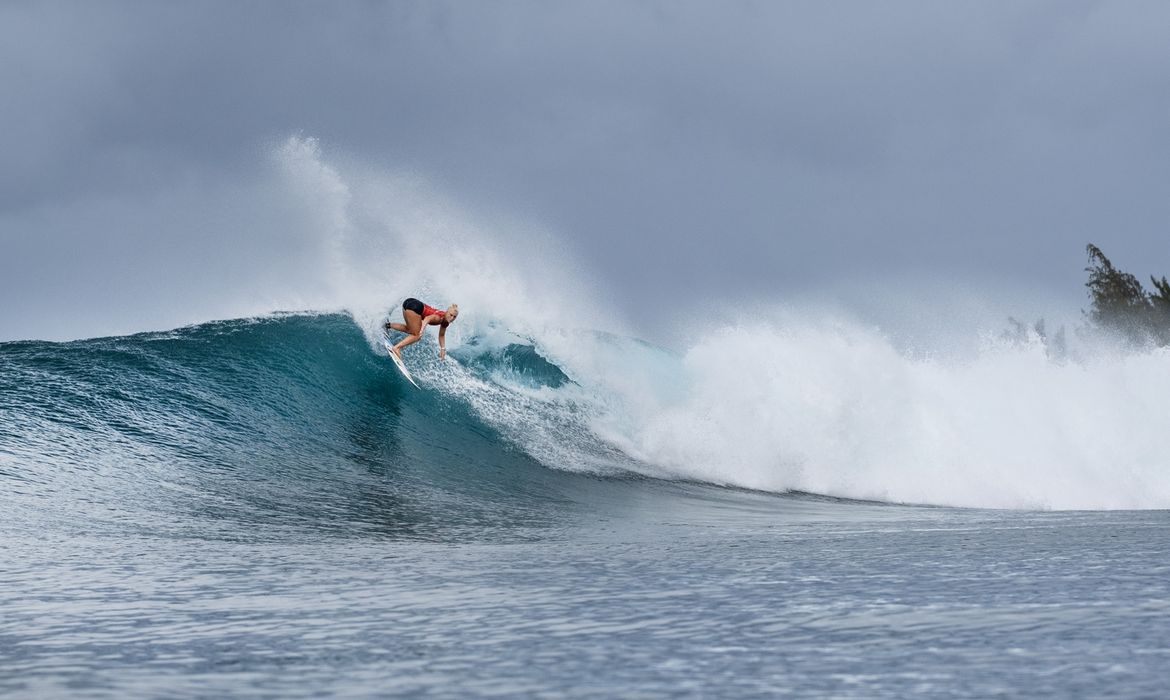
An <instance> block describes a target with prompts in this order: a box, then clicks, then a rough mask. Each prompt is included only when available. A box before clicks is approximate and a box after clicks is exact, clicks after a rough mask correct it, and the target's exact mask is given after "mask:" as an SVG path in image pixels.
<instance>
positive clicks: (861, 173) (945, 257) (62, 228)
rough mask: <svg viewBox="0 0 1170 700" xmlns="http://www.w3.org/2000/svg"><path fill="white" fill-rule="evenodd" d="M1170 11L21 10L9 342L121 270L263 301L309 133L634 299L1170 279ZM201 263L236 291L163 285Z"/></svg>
mask: <svg viewBox="0 0 1170 700" xmlns="http://www.w3.org/2000/svg"><path fill="white" fill-rule="evenodd" d="M1168 21H1170V7H1168V6H1166V5H1165V4H1163V3H1155V2H1146V3H1142V2H1133V3H1110V4H1101V3H1089V2H1082V3H1077V2H1073V3H1069V2H1017V3H1002V4H988V3H934V2H900V3H893V4H890V3H884V4H866V3H845V2H839V3H838V2H834V3H824V2H807V3H805V2H792V3H750V2H744V3H654V2H646V3H627V2H620V3H619V2H614V3H578V4H561V5H555V4H548V3H536V2H531V3H529V2H513V3H491V4H489V3H364V4H358V3H348V4H343V5H329V4H324V3H303V4H300V3H277V2H272V3H238V2H223V3H214V2H205V3H190V4H162V3H147V2H129V3H100V4H96V3H22V2H15V3H8V4H5V5H3V6H0V84H2V85H3V86H4V88H3V89H4V94H5V104H6V108H5V109H4V110H2V111H0V152H3V154H4V156H3V166H2V167H0V257H2V259H0V275H3V279H2V280H0V295H3V297H4V298H5V299H6V300H10V299H16V298H21V299H22V302H21V303H20V304H12V303H10V302H8V301H6V303H5V304H4V310H3V312H2V313H0V337H16V336H21V335H25V334H28V333H37V334H48V335H51V334H52V330H51V329H52V325H51V324H48V322H45V321H43V320H37V319H45V318H47V317H51V316H53V315H57V316H59V317H61V316H63V317H65V318H66V319H67V320H75V319H74V318H73V317H72V316H70V314H74V313H76V312H75V311H72V309H74V308H75V304H76V298H77V296H78V295H80V294H81V293H82V290H81V287H86V286H87V287H88V288H90V289H91V290H92V289H94V288H95V287H96V286H99V282H100V283H101V284H103V285H106V287H107V289H106V292H105V293H97V294H96V295H95V294H94V293H93V292H92V291H91V292H89V293H88V301H89V303H90V304H91V305H96V306H97V307H98V308H91V309H90V313H91V314H92V315H91V316H90V318H92V319H95V320H94V321H93V329H94V330H95V332H96V331H97V329H99V327H101V326H102V324H101V322H100V319H102V318H108V319H117V321H118V322H117V323H114V324H113V326H112V327H113V328H116V329H118V330H123V329H126V328H130V327H133V326H135V325H139V324H146V325H149V324H166V323H168V322H172V321H173V317H172V316H169V315H168V314H167V313H166V312H165V310H164V307H163V306H161V305H159V306H151V304H150V303H147V301H144V300H143V299H142V297H143V290H146V289H150V288H157V286H158V285H159V284H160V282H159V280H160V279H163V278H165V279H166V280H167V283H168V284H171V285H181V286H182V287H183V288H184V289H187V290H189V291H191V294H193V295H195V296H194V298H200V299H203V300H204V303H203V304H201V305H196V306H200V308H199V310H198V312H199V313H208V314H216V313H228V312H229V311H230V310H231V309H232V308H234V307H231V305H230V304H229V303H228V302H229V301H231V300H232V299H234V298H237V297H238V296H239V295H240V294H242V293H244V291H246V292H247V294H248V295H249V298H260V297H263V296H264V294H263V290H262V289H261V288H260V286H259V284H260V283H259V282H257V281H255V280H249V281H247V282H246V283H244V282H241V281H240V280H241V275H240V274H239V270H237V269H235V268H233V265H239V264H242V263H239V261H240V260H245V261H247V262H248V263H250V264H255V265H263V264H264V256H263V254H262V253H261V252H260V251H262V250H263V248H264V244H265V243H266V242H268V241H270V240H271V239H272V238H273V237H274V236H278V234H277V233H275V232H274V231H275V229H273V228H272V227H273V226H275V224H274V223H273V222H274V221H280V220H282V219H281V217H282V216H285V215H286V214H282V213H280V211H277V212H275V213H273V214H272V215H271V216H269V215H266V214H265V213H264V212H263V210H262V209H260V208H259V206H258V204H257V203H258V202H259V203H264V202H268V201H269V200H266V199H264V197H260V196H258V197H257V198H253V199H251V200H249V199H247V198H246V197H244V195H243V194H241V193H245V192H251V191H253V190H257V191H260V190H263V189H264V186H263V184H260V183H262V182H263V173H264V169H265V167H266V166H265V164H264V161H265V156H264V151H265V148H266V147H267V146H268V145H269V144H271V143H273V141H274V140H279V139H282V138H283V137H285V136H287V135H288V134H289V133H295V132H303V133H306V134H311V135H313V136H316V137H318V138H320V139H321V142H322V143H323V144H324V146H325V148H326V149H327V150H328V149H334V150H335V151H337V152H344V153H348V154H352V155H353V156H354V157H357V158H361V159H363V160H364V161H366V162H367V163H372V164H381V165H383V166H385V167H388V168H394V169H407V170H415V171H418V172H420V173H423V174H426V175H427V176H429V177H431V178H432V179H433V180H434V181H436V182H438V183H440V185H441V186H442V187H444V188H446V189H447V190H448V191H449V192H451V193H452V194H453V196H456V197H457V198H460V199H462V200H463V201H465V202H468V203H469V204H470V205H472V206H479V207H485V208H498V209H502V210H509V211H512V212H517V213H520V214H526V213H530V214H532V216H533V217H535V218H536V219H538V220H540V221H542V222H545V223H547V224H548V225H550V226H552V227H553V228H554V229H556V230H558V231H561V232H563V233H564V235H565V236H566V237H567V238H568V239H569V240H570V241H571V245H572V246H574V247H575V248H576V249H577V250H578V251H579V254H580V255H581V257H582V258H583V259H584V260H585V261H586V262H587V264H588V265H590V266H592V267H593V268H595V269H597V270H598V271H599V274H600V275H601V276H602V277H603V278H604V279H606V280H608V281H609V282H610V283H611V284H612V285H613V288H614V289H616V290H619V291H620V292H621V293H624V294H628V295H630V296H631V297H632V298H635V299H638V300H640V303H647V304H648V303H667V302H670V303H685V302H687V301H695V300H698V299H703V298H711V297H712V296H713V295H724V294H729V295H745V294H752V295H760V294H762V295H768V296H774V297H784V296H785V295H788V294H795V293H808V292H810V290H818V289H820V290H832V289H834V288H836V287H837V286H839V285H842V284H843V281H844V280H850V279H853V280H856V278H858V277H859V276H860V277H862V278H865V279H872V280H873V282H872V283H873V284H875V285H880V284H884V283H896V282H897V280H899V279H904V278H905V277H907V276H914V275H930V276H935V277H938V278H942V279H947V278H964V279H974V280H986V281H987V282H988V283H989V284H1009V285H1020V286H1030V287H1043V288H1049V289H1058V290H1062V291H1061V292H1059V293H1062V294H1063V293H1065V291H1067V293H1068V294H1069V298H1070V299H1071V300H1072V301H1073V303H1075V302H1076V301H1077V300H1078V299H1079V296H1078V295H1079V284H1080V282H1081V267H1082V266H1083V260H1082V248H1083V245H1084V243H1085V242H1087V241H1089V240H1093V241H1096V242H1098V243H1099V244H1101V245H1102V246H1103V247H1104V248H1105V249H1106V251H1108V252H1110V253H1111V254H1112V255H1114V257H1115V258H1116V260H1117V261H1118V262H1119V264H1121V265H1122V266H1123V267H1126V268H1133V271H1134V272H1137V273H1144V272H1147V270H1145V269H1143V268H1144V266H1149V267H1150V268H1152V269H1150V270H1148V271H1149V272H1155V271H1157V272H1159V274H1161V273H1164V272H1170V253H1168V252H1167V249H1166V246H1165V245H1164V244H1163V243H1162V242H1161V241H1162V240H1163V239H1162V235H1163V231H1162V228H1163V226H1164V225H1165V223H1166V222H1167V221H1170V216H1168V215H1170V197H1167V196H1166V195H1167V193H1166V192H1165V188H1166V184H1165V183H1167V182H1170V177H1168V176H1170V132H1167V130H1166V129H1165V126H1164V125H1165V122H1166V117H1167V116H1168V114H1170V104H1168V103H1170V73H1168V72H1167V71H1166V70H1165V66H1166V65H1170V44H1167V42H1165V40H1164V36H1162V33H1163V28H1164V27H1166V26H1167V25H1168ZM209 209H210V210H213V211H208V210H209ZM277 209H279V207H277ZM200 221H202V222H203V225H201V224H200ZM236 248H242V249H244V250H248V251H252V252H251V253H249V254H247V255H243V256H240V255H230V254H229V253H228V251H230V250H233V249H236ZM207 251H211V252H207ZM176 252H182V253H183V254H184V255H185V256H186V259H187V260H189V261H191V264H194V265H198V264H202V265H204V266H205V267H207V268H209V269H211V270H213V271H215V274H219V275H222V276H223V279H222V280H221V281H220V283H219V284H218V285H210V284H207V283H204V282H200V275H199V274H197V272H198V268H184V269H186V270H194V271H189V272H172V273H168V274H165V275H164V274H163V273H161V272H160V270H168V269H173V268H172V267H168V266H170V265H173V262H174V257H175V255H176ZM225 261H236V262H233V263H232V264H228V262H225ZM187 276H189V279H188V278H187ZM259 277H260V278H263V275H259ZM74 287H76V288H74ZM841 288H844V286H842V287H841ZM216 290H218V292H217V291H216ZM241 290H244V291H241ZM196 293H199V294H203V295H204V296H202V297H200V296H198V294H196ZM829 293H831V291H830V292H829ZM191 294H189V295H188V298H192V296H191ZM106 307H111V308H113V307H117V308H118V309H121V310H122V311H117V312H115V311H110V310H109V309H107V308H106ZM191 313H192V314H194V313H196V310H195V309H192V310H191ZM188 320H197V319H195V318H190V319H188ZM65 335H68V333H66V334H65Z"/></svg>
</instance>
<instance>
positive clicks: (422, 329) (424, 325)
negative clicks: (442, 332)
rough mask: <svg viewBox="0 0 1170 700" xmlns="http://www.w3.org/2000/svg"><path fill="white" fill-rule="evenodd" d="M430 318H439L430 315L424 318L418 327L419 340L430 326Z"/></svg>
mask: <svg viewBox="0 0 1170 700" xmlns="http://www.w3.org/2000/svg"><path fill="white" fill-rule="evenodd" d="M432 318H439V317H438V316H436V315H434V314H431V315H430V316H427V317H426V318H424V319H423V320H422V323H420V324H419V325H418V337H420V338H421V337H423V333H426V332H427V326H429V325H431V319H432Z"/></svg>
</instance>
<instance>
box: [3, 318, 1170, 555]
mask: <svg viewBox="0 0 1170 700" xmlns="http://www.w3.org/2000/svg"><path fill="white" fill-rule="evenodd" d="M461 321H462V319H461ZM491 325H492V324H488V323H480V324H479V325H478V328H479V331H480V332H471V333H468V334H467V335H466V336H464V337H463V339H462V341H461V342H453V343H452V352H451V356H452V358H453V361H451V362H446V363H443V362H440V361H439V360H438V359H437V358H436V356H435V353H434V348H433V339H430V340H429V341H428V342H424V343H420V344H419V345H417V346H415V347H413V348H411V349H410V351H409V353H408V361H409V362H410V363H411V365H412V367H414V368H415V373H416V376H417V378H418V379H419V380H420V383H421V384H422V386H423V389H422V390H421V391H420V390H416V389H414V388H413V387H410V386H408V385H407V384H406V383H405V382H403V381H402V380H401V378H400V377H399V376H398V375H397V373H396V372H395V371H394V369H393V367H392V365H391V364H390V363H389V362H388V360H387V359H386V358H385V356H384V351H381V350H380V349H379V348H378V343H377V342H376V340H377V331H376V330H375V329H376V328H377V326H376V325H375V324H370V325H369V327H363V325H362V324H360V323H357V322H355V321H354V320H353V319H352V318H351V317H350V316H348V315H344V314H329V315H282V316H272V317H265V318H259V319H251V320H236V321H223V322H215V323H208V324H203V325H199V326H193V327H189V328H184V329H180V330H176V331H172V332H167V333H146V334H139V335H133V336H126V337H117V338H101V339H94V340H84V341H76V342H70V343H45V342H19V343H5V344H2V345H0V475H2V476H3V477H4V478H5V480H6V481H7V482H9V483H10V484H11V488H10V489H9V493H8V499H9V500H10V504H11V506H12V507H14V508H24V509H28V510H29V511H36V512H38V513H39V514H40V515H41V516H43V517H44V518H53V519H55V520H58V521H60V520H62V519H64V520H69V519H75V520H76V521H77V522H78V523H84V524H85V527H87V528H92V527H98V526H100V524H101V523H107V524H116V525H117V526H118V527H125V526H133V527H141V528H144V529H153V528H158V527H174V523H175V522H177V520H176V518H175V517H174V516H176V515H182V516H185V518H183V519H180V520H181V521H182V522H191V521H190V519H189V516H191V515H192V514H194V515H197V516H199V517H198V518H196V521H197V522H199V523H200V524H199V525H191V527H199V528H207V527H212V528H214V527H215V523H216V522H223V523H228V522H233V521H235V522H237V523H238V522H253V523H254V522H264V521H265V520H266V519H267V520H269V521H271V522H272V523H288V522H290V518H291V521H295V522H305V523H314V525H313V527H315V528H323V529H326V530H328V529H329V528H333V527H336V528H344V529H346V530H347V531H352V529H353V528H355V527H356V528H374V529H378V530H380V531H388V532H392V533H393V534H395V535H397V536H403V537H419V538H426V537H429V536H431V535H434V534H435V533H436V532H439V531H440V530H441V531H442V533H443V536H444V537H450V536H451V535H452V533H453V532H455V533H458V532H459V531H460V530H461V529H462V530H466V531H467V532H469V533H470V532H475V531H480V530H482V529H483V528H490V527H493V526H496V525H501V526H503V525H505V524H506V526H507V527H510V528H514V527H515V526H516V524H517V523H532V524H539V521H540V520H541V517H542V515H541V513H542V511H541V508H540V507H538V506H537V505H536V503H538V502H544V503H547V502H556V501H560V502H565V503H574V502H576V503H586V504H588V502H589V500H590V498H593V497H594V496H595V494H594V496H583V495H582V493H581V490H582V489H586V490H587V489H589V488H594V487H595V485H596V483H597V482H596V480H590V479H585V480H582V479H580V478H575V477H572V476H571V475H572V473H574V472H577V473H581V472H584V473H587V474H589V475H605V476H623V475H624V476H629V475H638V476H650V477H660V478H667V479H683V480H690V481H694V482H703V483H711V484H720V485H731V486H739V487H748V488H752V489H759V490H764V491H775V492H785V491H793V490H795V491H803V492H812V493H817V494H822V495H828V496H835V497H843V498H850V499H867V500H883V501H894V502H912V503H926V504H940V505H959V506H976V507H1009V508H1062V509H1063V508H1086V509H1103V508H1166V507H1170V476H1168V472H1170V469H1168V468H1167V465H1170V446H1168V443H1167V442H1166V441H1165V440H1162V439H1160V438H1159V436H1163V435H1166V434H1167V432H1168V430H1170V418H1167V415H1166V414H1165V412H1159V410H1158V408H1159V406H1160V402H1161V400H1162V397H1164V396H1166V395H1167V391H1168V390H1170V372H1168V370H1167V369H1166V367H1167V366H1168V365H1167V362H1166V360H1167V359H1168V358H1167V356H1166V355H1165V354H1164V353H1147V354H1131V355H1126V356H1117V357H1112V358H1109V359H1099V360H1097V361H1094V362H1081V363H1064V364H1061V363H1054V362H1052V361H1051V360H1049V359H1048V358H1047V357H1046V356H1045V355H1044V352H1043V348H1042V347H1041V346H1039V345H1036V346H1025V347H1002V348H990V349H987V350H986V351H985V352H983V353H981V354H980V355H979V356H978V357H976V358H974V359H969V360H965V361H963V362H943V361H939V360H929V359H917V360H916V359H909V358H907V357H906V356H905V355H904V354H902V353H899V352H897V351H895V350H894V349H893V348H892V347H891V346H890V344H889V343H888V342H887V341H885V340H884V339H883V338H882V337H881V336H880V335H879V334H877V333H876V332H874V331H869V330H866V329H859V328H855V327H850V326H844V325H834V326H825V325H822V326H819V327H816V326H808V325H805V326H799V325H796V324H792V325H790V326H788V327H787V328H786V329H785V330H777V329H775V328H767V327H765V328H762V329H761V328H754V329H751V330H749V329H734V328H733V329H728V330H726V331H725V332H722V333H717V334H714V335H711V336H708V337H706V338H705V339H702V340H700V341H699V342H698V343H697V344H695V345H694V346H693V347H692V348H691V349H690V350H688V351H687V352H685V353H682V354H679V353H673V352H669V351H666V350H663V349H661V348H658V347H655V346H652V345H649V344H646V343H643V342H640V341H635V340H631V339H628V338H622V337H618V336H613V335H608V334H603V333H598V332H590V331H573V332H570V331H558V332H549V333H545V334H544V335H541V336H539V337H532V336H528V337H522V336H518V335H516V334H513V333H510V332H508V331H505V330H496V331H494V332H489V331H486V330H484V329H486V328H488V327H490V326H491ZM497 328H498V326H497ZM621 482H622V480H621V479H619V480H618V481H616V482H611V484H612V483H618V484H620V483H621ZM589 484H594V486H590V485H589ZM46 494H53V495H54V497H53V498H51V499H49V500H46V499H45V498H44V496H45V495H46ZM355 494H356V496H355ZM61 498H67V499H68V502H69V503H70V506H69V507H68V508H67V509H62V508H60V503H61V502H62V501H61ZM54 504H55V505H54ZM593 505H595V504H589V506H588V507H592V506H593ZM204 516H205V517H204ZM200 534H201V536H206V535H207V534H208V533H207V532H206V531H203V532H201V533H200Z"/></svg>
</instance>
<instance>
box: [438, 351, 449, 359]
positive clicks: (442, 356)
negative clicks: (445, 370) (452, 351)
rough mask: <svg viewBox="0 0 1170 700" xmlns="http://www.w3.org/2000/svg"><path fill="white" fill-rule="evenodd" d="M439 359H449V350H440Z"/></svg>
mask: <svg viewBox="0 0 1170 700" xmlns="http://www.w3.org/2000/svg"><path fill="white" fill-rule="evenodd" d="M439 359H440V360H445V359H447V348H439Z"/></svg>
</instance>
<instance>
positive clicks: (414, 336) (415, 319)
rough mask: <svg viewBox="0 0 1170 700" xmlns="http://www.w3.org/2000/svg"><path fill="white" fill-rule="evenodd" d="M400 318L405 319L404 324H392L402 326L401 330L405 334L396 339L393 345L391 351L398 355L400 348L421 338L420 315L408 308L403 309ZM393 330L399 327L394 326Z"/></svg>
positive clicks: (399, 354) (400, 351)
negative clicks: (401, 337)
mask: <svg viewBox="0 0 1170 700" xmlns="http://www.w3.org/2000/svg"><path fill="white" fill-rule="evenodd" d="M402 320H404V321H406V324H405V325H404V324H401V323H395V324H393V325H394V326H402V329H401V330H402V332H403V333H406V334H407V335H406V337H405V338H403V339H402V340H400V341H398V344H397V345H395V346H394V350H393V352H394V354H395V355H398V356H399V357H401V356H402V355H401V353H402V348H404V347H406V346H407V345H413V344H414V343H417V342H418V341H420V340H422V316H420V315H418V314H417V313H415V312H413V311H411V310H410V309H403V310H402ZM394 330H399V329H398V328H395V329H394Z"/></svg>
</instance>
